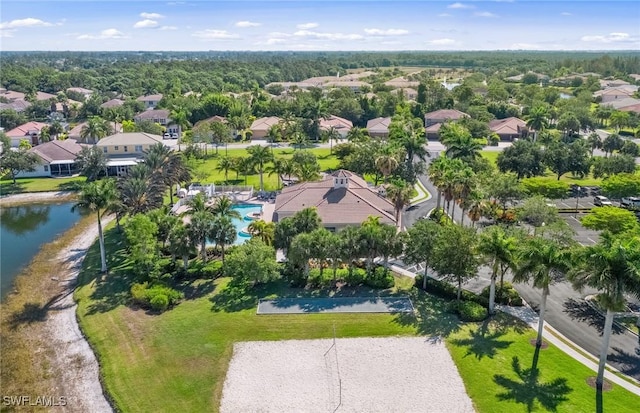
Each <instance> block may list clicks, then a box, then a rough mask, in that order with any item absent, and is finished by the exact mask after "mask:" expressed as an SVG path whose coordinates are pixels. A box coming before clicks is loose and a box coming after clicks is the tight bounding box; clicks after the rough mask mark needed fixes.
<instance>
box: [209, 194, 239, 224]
mask: <svg viewBox="0 0 640 413" xmlns="http://www.w3.org/2000/svg"><path fill="white" fill-rule="evenodd" d="M211 212H212V213H213V215H215V216H218V217H227V218H229V219H231V218H237V219H242V215H240V213H239V212H238V210H236V209H233V201H232V200H231V198H229V197H228V196H226V195H223V196H221V197H218V198H217V199H216V201H215V203H214V204H213V207H212V208H211Z"/></svg>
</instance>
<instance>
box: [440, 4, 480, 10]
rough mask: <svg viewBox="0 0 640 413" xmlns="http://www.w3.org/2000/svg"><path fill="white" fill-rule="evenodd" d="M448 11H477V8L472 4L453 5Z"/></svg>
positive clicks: (449, 6)
mask: <svg viewBox="0 0 640 413" xmlns="http://www.w3.org/2000/svg"><path fill="white" fill-rule="evenodd" d="M447 8H448V9H475V8H476V6H474V5H472V4H463V3H453V4H450V5H448V6H447Z"/></svg>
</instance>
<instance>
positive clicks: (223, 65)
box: [0, 51, 640, 94]
mask: <svg viewBox="0 0 640 413" xmlns="http://www.w3.org/2000/svg"><path fill="white" fill-rule="evenodd" d="M0 66H1V67H2V71H0V85H1V86H2V87H4V88H6V89H9V90H15V91H20V92H29V91H30V90H33V89H34V88H35V89H36V90H38V91H42V92H48V93H57V92H59V91H61V90H65V89H66V88H69V87H85V88H88V89H92V90H95V91H98V92H116V93H125V94H126V93H128V92H131V91H134V90H144V91H147V90H151V89H155V90H156V91H157V92H162V91H164V89H166V87H164V86H165V85H166V86H168V85H167V83H175V82H180V83H181V84H182V86H183V88H187V89H189V90H192V91H194V92H202V91H211V90H220V91H229V92H241V91H247V90H252V89H255V88H263V87H264V86H265V85H267V84H269V83H271V82H284V81H288V82H291V81H293V82H296V81H301V80H304V79H307V78H309V77H314V76H335V75H336V74H338V73H340V74H344V73H345V72H346V70H348V69H378V68H392V67H399V66H405V67H424V68H451V69H463V70H468V71H476V72H482V73H484V74H486V75H490V76H496V75H498V76H501V77H508V76H512V75H517V74H522V73H527V72H529V71H533V72H537V73H540V74H544V75H547V76H550V77H552V78H553V77H560V76H566V75H568V74H572V73H586V72H593V73H598V74H600V75H601V76H604V77H609V76H615V77H624V76H626V75H628V74H632V73H640V52H638V51H602V52H591V51H467V52H463V51H455V52H454V51H450V52H444V51H443V52H434V51H428V52H418V51H415V52H339V51H336V52H236V51H208V52H174V51H166V52H164V51H163V52H148V51H141V52H133V51H131V52H129V51H127V52H118V51H114V52H71V51H69V52H58V51H56V52H52V51H48V52H47V51H40V52H26V51H25V52H2V54H1V55H0ZM149 82H156V83H158V85H157V87H154V88H151V87H149ZM163 84H164V85H163Z"/></svg>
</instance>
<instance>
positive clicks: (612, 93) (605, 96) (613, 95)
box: [593, 85, 638, 103]
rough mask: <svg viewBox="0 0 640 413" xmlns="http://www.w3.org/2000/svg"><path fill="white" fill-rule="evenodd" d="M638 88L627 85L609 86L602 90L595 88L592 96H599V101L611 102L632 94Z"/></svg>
mask: <svg viewBox="0 0 640 413" xmlns="http://www.w3.org/2000/svg"><path fill="white" fill-rule="evenodd" d="M637 90H638V86H633V85H628V86H619V87H609V88H606V89H603V90H597V91H595V92H594V93H593V97H595V98H600V102H601V103H608V102H613V101H615V100H618V99H625V98H629V97H631V96H633V94H634V93H635V92H636V91H637Z"/></svg>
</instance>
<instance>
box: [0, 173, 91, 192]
mask: <svg viewBox="0 0 640 413" xmlns="http://www.w3.org/2000/svg"><path fill="white" fill-rule="evenodd" d="M84 181H86V178H85V177H83V176H73V177H69V178H46V177H43V178H19V179H16V185H14V184H13V181H12V180H11V179H8V178H3V179H2V180H0V195H9V194H19V193H22V192H49V191H75V190H77V189H78V185H79V184H81V183H83V182H84Z"/></svg>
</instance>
